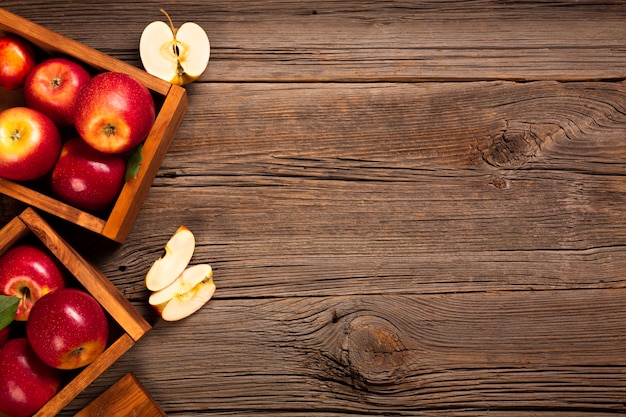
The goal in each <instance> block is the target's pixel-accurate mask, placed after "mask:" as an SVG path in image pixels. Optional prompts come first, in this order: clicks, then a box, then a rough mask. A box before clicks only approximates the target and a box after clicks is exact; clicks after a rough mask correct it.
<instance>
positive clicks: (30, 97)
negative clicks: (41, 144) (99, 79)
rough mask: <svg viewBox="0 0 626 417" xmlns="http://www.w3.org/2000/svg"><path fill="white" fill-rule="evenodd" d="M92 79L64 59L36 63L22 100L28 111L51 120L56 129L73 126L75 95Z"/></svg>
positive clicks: (25, 84)
mask: <svg viewBox="0 0 626 417" xmlns="http://www.w3.org/2000/svg"><path fill="white" fill-rule="evenodd" d="M90 79H91V75H90V74H89V72H88V71H87V70H86V69H85V68H84V67H83V66H82V65H81V64H79V63H77V62H75V61H71V60H69V59H66V58H50V59H47V60H45V61H43V62H41V63H39V64H38V65H37V66H36V67H35V68H34V69H33V70H32V71H31V72H30V73H29V74H28V76H27V77H26V81H25V83H24V100H25V101H26V105H27V106H28V107H30V108H31V109H35V110H38V111H40V112H42V113H43V114H45V115H46V116H48V117H49V118H50V119H52V121H53V122H55V123H56V124H57V126H69V125H71V124H72V123H74V103H75V101H76V96H77V95H78V92H79V91H80V89H81V88H83V86H85V84H87V82H88V81H89V80H90Z"/></svg>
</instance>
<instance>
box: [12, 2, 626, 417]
mask: <svg viewBox="0 0 626 417" xmlns="http://www.w3.org/2000/svg"><path fill="white" fill-rule="evenodd" d="M5 3H6V6H5V5H3V7H7V8H8V9H9V10H11V11H13V12H15V13H20V14H22V15H24V16H25V17H28V18H29V19H32V20H33V21H35V22H37V23H40V24H42V25H44V26H46V27H49V28H51V29H53V30H56V31H58V32H59V33H61V34H64V35H66V36H70V37H72V38H74V39H78V40H79V41H81V42H84V43H85V44H87V45H89V46H92V47H95V48H97V49H100V50H102V51H104V52H106V53H109V54H111V55H112V56H114V57H117V58H120V59H122V60H124V61H126V62H129V63H131V64H133V65H137V66H139V65H140V63H139V59H138V55H137V42H138V39H139V36H140V34H141V31H142V30H143V28H144V27H145V25H146V24H147V23H148V22H149V21H152V20H160V19H162V16H161V15H160V13H159V11H158V7H160V6H155V5H154V4H152V3H150V2H143V1H131V2H113V1H112V2H102V1H100V2H95V1H87V2H80V3H77V2H73V1H69V0H67V1H60V2H55V7H53V8H44V7H42V5H43V3H42V2H38V1H8V2H5ZM165 7H166V8H167V9H168V11H169V12H170V13H171V14H172V17H173V19H174V21H175V23H177V24H180V23H182V22H184V21H188V20H192V21H196V22H198V23H200V24H201V25H203V26H204V27H205V28H206V30H207V32H208V34H209V37H210V39H211V42H212V54H211V62H210V64H209V69H208V71H207V72H206V73H205V74H204V76H203V77H202V78H201V79H200V80H199V81H198V82H196V83H194V84H192V85H189V86H187V87H186V92H187V96H188V100H189V108H188V110H187V113H186V114H185V116H184V118H183V120H182V123H181V125H180V127H179V129H178V131H177V133H176V136H175V138H174V140H173V142H172V144H171V146H170V149H169V151H168V153H167V155H166V156H165V158H164V160H163V163H162V165H161V168H160V170H159V171H158V173H157V176H156V178H155V180H154V183H153V186H152V187H151V188H150V191H149V193H148V195H147V196H146V199H145V202H144V204H143V206H142V209H141V211H140V212H139V214H138V217H137V220H136V222H135V224H134V226H133V228H132V230H131V233H130V235H129V237H128V239H127V240H126V242H125V243H124V244H123V245H117V244H112V243H111V242H108V241H103V240H99V239H95V238H94V237H93V236H90V237H88V238H84V236H83V235H82V234H80V233H77V235H76V236H74V235H73V234H72V235H71V236H68V239H70V241H71V242H73V243H76V244H77V247H79V248H80V251H81V253H83V254H85V255H86V257H88V258H89V259H91V260H92V261H93V262H94V263H95V264H96V265H97V266H98V267H99V268H100V269H101V270H102V272H103V273H104V274H105V275H106V276H107V277H108V278H109V279H110V280H111V281H112V282H113V283H114V284H115V286H116V287H117V288H119V289H120V291H121V292H122V293H123V294H124V295H125V296H126V297H128V298H129V299H130V300H131V301H132V303H133V305H134V306H135V307H137V308H138V309H139V310H140V311H141V312H142V314H143V315H144V316H145V317H146V319H147V320H149V321H150V322H151V323H153V324H154V327H153V329H152V330H151V331H150V332H148V333H147V334H146V335H145V336H144V337H143V338H141V339H140V340H139V341H138V342H137V343H136V345H135V346H133V348H132V349H130V350H129V351H128V352H127V353H126V354H125V355H124V356H123V357H122V358H120V360H119V361H118V362H116V363H115V364H114V365H113V366H112V367H111V368H109V369H108V370H107V371H106V372H105V373H104V374H103V375H102V377H100V378H99V379H98V380H96V381H94V383H93V384H92V385H91V386H90V387H89V388H88V389H87V390H85V392H83V393H82V394H81V395H79V396H78V398H77V399H76V400H75V401H73V402H72V403H71V404H70V405H69V406H68V407H67V408H66V409H65V410H64V411H63V413H61V415H68V416H69V415H73V414H74V413H76V412H78V411H79V410H80V409H81V408H82V407H84V406H86V405H87V404H88V403H89V402H90V401H91V400H93V399H94V398H95V397H97V396H98V395H100V394H101V393H102V392H104V391H105V390H106V389H107V388H108V387H110V386H111V385H112V384H113V383H115V382H116V381H117V380H119V379H120V378H121V377H122V376H124V375H125V374H127V373H128V372H129V371H132V372H133V373H135V374H136V375H137V377H138V378H139V379H140V380H141V381H142V383H143V384H144V385H145V387H146V389H147V391H148V392H149V393H150V394H151V395H153V397H154V399H155V400H156V401H157V402H158V403H159V405H160V406H161V407H162V408H163V410H164V411H165V412H166V413H167V415H170V416H175V417H191V416H216V415H251V416H269V415H272V416H350V415H364V416H366V415H369V416H374V415H399V416H401V415H407V416H409V415H410V416H415V415H418V416H437V417H439V416H463V417H474V416H484V415H498V416H504V417H521V416H524V417H525V416H542V417H543V416H546V417H547V416H568V417H569V416H574V417H581V416H610V415H611V416H612V415H616V414H623V413H624V412H626V409H625V406H624V396H625V395H626V377H625V376H624V375H625V372H626V359H625V358H626V339H625V335H626V327H625V326H626V324H625V323H626V320H625V319H626V317H625V314H626V297H625V296H626V293H624V291H625V290H626V280H625V279H624V274H623V271H624V270H625V268H626V251H625V250H624V249H625V247H626V227H624V212H625V209H626V194H625V193H626V186H625V183H624V175H625V173H626V165H625V163H624V161H625V156H626V154H625V152H626V151H625V150H624V149H625V148H624V139H625V133H624V132H625V131H626V84H625V83H624V79H626V72H625V71H626V65H625V64H626V49H625V48H624V45H625V44H626V43H625V42H624V41H625V40H626V25H624V21H625V19H626V4H625V3H624V2H623V1H586V2H559V1H554V2H553V1H551V2H526V1H482V0H481V1H466V2H461V1H436V2H431V1H428V2H427V1H417V0H416V1H389V2H369V1H361V2H340V1H327V2H316V1H314V2H307V3H302V2H284V1H280V2H279V1H268V2H252V1H234V2H233V1H212V2H193V1H189V0H185V1H178V2H175V3H171V4H167V5H165ZM103 10H106V12H103ZM0 202H1V203H2V209H1V210H0V215H1V216H2V219H5V218H6V219H7V220H6V221H8V220H9V219H10V218H11V214H12V213H13V212H15V211H16V210H17V209H18V208H20V206H19V204H18V205H17V206H16V203H14V202H12V201H8V200H7V199H2V200H0ZM6 221H5V222H6ZM181 224H184V225H186V226H188V227H189V228H190V229H191V230H192V231H193V232H194V233H195V235H196V240H197V247H196V252H195V254H194V257H193V259H192V263H200V262H208V263H210V264H211V265H212V266H213V269H214V280H215V283H216V285H217V292H216V294H215V296H214V299H213V300H212V301H211V302H210V303H209V304H208V305H207V306H205V308H203V309H201V310H200V311H199V312H197V313H196V314H194V315H193V316H191V317H189V318H188V319H186V320H183V321H180V322H176V323H165V322H162V321H159V320H158V319H157V318H156V317H155V315H154V313H153V312H152V311H151V310H150V308H149V306H148V305H147V303H146V297H147V296H148V292H147V290H146V289H145V287H144V285H143V278H144V276H145V274H146V272H147V271H148V269H149V267H150V265H151V264H152V262H154V260H156V259H157V258H158V257H160V256H161V255H162V253H163V245H164V244H165V243H166V242H167V240H168V239H169V237H170V236H171V235H172V233H174V231H175V230H176V228H177V227H178V226H179V225H181ZM59 226H61V227H63V226H62V223H61V224H59ZM64 230H66V229H64ZM74 232H75V231H74Z"/></svg>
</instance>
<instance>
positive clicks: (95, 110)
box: [74, 72, 156, 154]
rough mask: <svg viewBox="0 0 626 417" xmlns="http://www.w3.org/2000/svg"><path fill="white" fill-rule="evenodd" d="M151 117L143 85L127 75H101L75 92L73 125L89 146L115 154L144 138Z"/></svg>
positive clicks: (149, 97)
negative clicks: (76, 95)
mask: <svg viewBox="0 0 626 417" xmlns="http://www.w3.org/2000/svg"><path fill="white" fill-rule="evenodd" d="M155 114H156V110H155V104H154V99H153V98H152V95H151V94H150V91H149V90H148V89H147V88H146V87H145V86H144V85H143V84H141V83H140V82H139V81H137V80H136V79H135V78H133V77H131V76H130V75H126V74H122V73H119V72H103V73H100V74H98V75H96V76H94V77H93V78H92V79H91V80H90V81H89V82H88V83H87V85H86V86H85V87H84V88H83V89H82V90H81V91H80V92H79V94H78V97H77V98H76V104H75V107H74V124H75V125H76V130H77V131H78V134H79V135H80V136H81V137H82V138H83V139H84V140H85V142H87V143H88V144H89V145H90V146H91V147H93V148H94V149H97V150H99V151H100V152H104V153H112V154H118V153H123V152H126V151H129V150H131V149H133V148H134V147H136V146H137V145H138V144H139V143H140V142H141V141H143V140H144V139H145V138H146V136H147V135H148V132H149V131H150V129H151V128H152V125H153V124H154V118H155Z"/></svg>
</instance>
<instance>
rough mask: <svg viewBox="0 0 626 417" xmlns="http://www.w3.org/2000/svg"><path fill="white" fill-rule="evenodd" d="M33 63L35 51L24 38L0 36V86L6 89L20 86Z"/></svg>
mask: <svg viewBox="0 0 626 417" xmlns="http://www.w3.org/2000/svg"><path fill="white" fill-rule="evenodd" d="M35 64H36V62H35V52H34V50H33V48H32V47H31V46H30V44H29V43H28V42H27V41H26V40H25V39H22V38H18V37H17V36H13V35H4V36H0V87H2V88H4V89H6V90H16V89H18V88H20V87H22V86H23V85H24V82H25V80H26V77H27V76H28V74H29V73H30V71H31V70H32V69H33V68H34V67H35Z"/></svg>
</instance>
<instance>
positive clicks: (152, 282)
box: [145, 226, 196, 291]
mask: <svg viewBox="0 0 626 417" xmlns="http://www.w3.org/2000/svg"><path fill="white" fill-rule="evenodd" d="M195 249H196V238H195V236H194V235H193V233H192V232H191V230H189V229H188V228H187V227H185V226H180V227H179V228H178V229H176V232H174V234H173V235H172V237H171V238H170V239H169V241H168V242H167V243H166V244H165V255H163V256H162V257H161V258H159V259H157V260H156V261H154V263H153V264H152V266H151V267H150V270H149V271H148V273H147V274H146V279H145V284H146V288H148V289H149V290H150V291H160V290H162V289H163V288H165V287H167V286H168V285H170V284H171V283H173V282H174V281H175V280H176V279H177V278H178V276H179V275H180V274H182V273H183V271H184V270H185V268H187V265H189V261H191V257H192V256H193V253H194V251H195Z"/></svg>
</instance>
